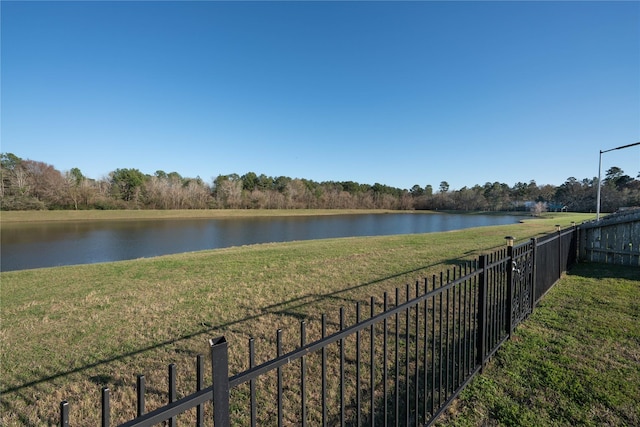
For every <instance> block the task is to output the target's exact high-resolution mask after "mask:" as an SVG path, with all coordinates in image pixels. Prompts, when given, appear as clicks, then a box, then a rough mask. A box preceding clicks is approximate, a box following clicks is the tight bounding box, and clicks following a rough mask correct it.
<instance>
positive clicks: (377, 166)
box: [0, 0, 640, 189]
mask: <svg viewBox="0 0 640 427" xmlns="http://www.w3.org/2000/svg"><path fill="white" fill-rule="evenodd" d="M0 7H1V10H0V11H1V19H2V22H1V23H2V33H1V35H2V44H1V47H2V52H1V53H2V58H1V59H2V63H1V72H2V73H1V77H2V81H1V85H2V87H1V89H2V95H1V101H2V105H1V107H2V111H1V125H2V130H1V137H2V140H1V146H0V150H1V151H2V152H12V153H14V154H16V155H18V156H19V157H22V158H25V159H27V158H28V159H32V160H39V161H43V162H46V163H49V164H52V165H53V166H55V167H56V168H57V169H59V170H61V171H65V170H69V169H71V168H73V167H77V168H79V169H80V170H81V171H82V172H83V173H84V174H85V175H86V176H88V177H91V178H96V179H98V178H101V177H103V176H106V175H107V174H108V173H109V172H110V171H113V170H115V169H117V168H137V169H139V170H141V171H142V172H144V173H148V174H153V173H155V171H157V170H164V171H165V172H172V171H176V172H178V173H180V174H181V175H182V176H185V177H195V176H200V177H201V178H202V179H204V180H205V181H207V182H211V179H212V178H213V177H215V176H217V175H219V174H229V173H238V174H240V175H242V174H244V173H246V172H249V171H252V172H256V173H257V174H260V173H264V174H266V175H270V176H280V175H284V176H289V177H292V178H296V177H298V178H307V179H312V180H315V181H326V180H335V181H347V180H351V181H357V182H360V183H368V184H374V183H376V182H379V183H381V184H386V185H390V186H393V187H399V188H407V189H408V188H411V187H412V186H413V185H414V184H418V185H420V186H425V185H427V184H431V185H432V186H433V187H434V189H437V188H438V186H439V184H440V182H441V181H447V182H448V183H449V184H450V186H451V189H459V188H461V187H463V186H473V185H475V184H480V185H483V184H484V183H485V182H495V181H499V182H503V183H507V184H509V185H513V184H515V183H516V182H519V181H522V182H529V181H530V180H535V181H536V182H537V183H538V184H540V185H542V184H553V185H560V184H562V183H563V182H564V181H565V180H566V179H567V178H568V177H571V176H573V177H576V178H578V179H579V180H581V179H583V178H592V177H594V176H597V173H598V156H599V150H606V149H609V148H614V147H618V146H621V145H626V144H631V143H634V142H638V141H640V2H636V1H627V2H613V1H603V2H554V1H549V2H515V1H513V2H430V1H424V2H382V1H380V2H340V1H333V2H306V1H300V2H271V1H265V2H214V1H210V2H209V1H197V2H168V1H161V2H154V1H143V2H131V1H108V2H94V1H87V2H81V1H71V2H55V1H46V2H14V1H5V0H3V1H2V2H1V6H0ZM611 166H618V167H621V168H622V169H623V170H624V171H625V173H627V174H628V175H631V176H634V177H635V176H636V175H637V174H638V173H639V172H640V146H636V147H632V148H629V149H626V150H618V151H613V152H611V153H606V154H603V166H602V170H603V175H604V172H605V171H606V169H608V168H609V167H611Z"/></svg>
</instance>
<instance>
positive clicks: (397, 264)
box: [0, 211, 637, 426]
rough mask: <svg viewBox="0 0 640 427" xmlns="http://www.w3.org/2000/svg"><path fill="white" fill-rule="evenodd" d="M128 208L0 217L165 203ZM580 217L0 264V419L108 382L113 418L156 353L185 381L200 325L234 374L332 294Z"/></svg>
mask: <svg viewBox="0 0 640 427" xmlns="http://www.w3.org/2000/svg"><path fill="white" fill-rule="evenodd" d="M132 212H134V213H130V211H127V213H121V212H117V213H113V212H107V213H97V212H88V213H83V212H80V213H75V212H63V213H57V212H54V213H46V212H45V213H33V214H31V213H11V215H9V214H10V213H9V212H6V213H2V216H1V218H2V221H3V222H5V221H11V220H15V221H25V220H33V221H36V220H68V219H73V220H80V219H83V218H84V219H94V217H93V215H105V216H100V218H104V219H112V218H113V217H114V215H115V216H120V217H121V218H122V219H127V218H132V217H135V218H141V217H149V216H148V215H151V216H152V217H157V216H154V215H165V216H164V217H168V216H171V215H177V213H166V212H165V213H162V212H160V213H158V212H151V213H150V212H149V211H132ZM182 212H185V211H182ZM203 212H205V211H195V212H192V211H189V213H188V214H185V216H186V217H189V215H198V214H199V215H204V213H203ZM212 212H213V211H212ZM215 212H218V213H215V215H223V214H227V215H229V214H231V215H249V214H254V213H255V214H257V215H264V214H269V213H271V214H275V215H283V214H290V213H294V214H304V211H303V212H299V211H294V212H291V211H278V212H270V211H268V212H265V211H231V212H229V211H215ZM306 212H307V214H310V213H312V214H318V213H319V212H318V211H306ZM361 212H362V211H358V213H361ZM206 213H207V214H211V215H214V214H213V213H211V212H206ZM331 213H344V211H338V212H336V211H332V212H331ZM49 214H50V215H49ZM107 214H112V215H111V216H109V215H107ZM14 215H16V216H17V217H18V218H21V219H16V216H14ZM29 215H33V216H29ZM83 215H84V216H83ZM136 215H137V216H136ZM176 217H178V216H176ZM591 218H593V215H581V214H556V215H551V214H550V215H548V216H547V217H545V218H543V219H536V220H531V221H525V222H523V223H520V224H514V225H507V226H497V227H482V228H475V229H469V230H462V231H454V232H446V233H430V234H416V235H400V236H381V237H365V238H345V239H327V240H317V241H301V242H289V243H279V244H263V245H252V246H245V247H235V248H228V249H219V250H208V251H201V252H194V253H188V254H180V255H170V256H162V257H157V258H149V259H141V260H133V261H122V262H113V263H104V264H95V265H82V266H68V267H57V268H43V269H34V270H25V271H16V272H5V273H1V274H0V279H1V289H0V297H1V298H0V304H1V310H2V312H1V314H2V323H1V326H0V366H1V369H2V376H1V384H0V394H1V396H0V398H1V399H2V411H1V414H0V425H3V426H14V425H47V424H55V423H57V422H58V405H59V403H60V401H62V400H69V402H70V403H71V423H72V424H74V425H98V424H99V418H98V417H99V407H100V406H99V401H100V388H101V387H102V386H103V385H108V386H109V387H110V388H111V389H112V390H113V395H112V407H113V412H112V423H114V424H115V423H118V422H122V421H124V420H126V419H130V418H133V416H134V415H135V407H134V404H135V403H134V402H135V400H134V399H135V398H134V396H135V376H136V374H140V373H144V374H145V375H146V378H147V384H148V385H147V390H148V391H149V393H148V396H147V410H151V409H153V408H154V407H157V406H159V405H161V404H163V403H165V402H166V397H165V395H164V390H166V369H167V365H168V364H169V363H172V362H173V363H176V364H177V366H178V395H179V396H182V395H186V394H189V393H191V392H193V390H194V385H193V378H194V376H195V374H194V371H195V368H194V366H193V364H194V359H195V356H196V355H197V354H205V355H206V354H207V351H208V346H207V339H208V338H211V337H215V336H218V335H225V337H226V338H227V341H228V342H229V343H230V344H229V352H230V354H229V356H230V363H231V372H230V373H231V374H234V373H236V372H239V371H241V370H244V369H246V367H247V360H246V356H247V345H246V343H247V341H248V339H249V337H254V338H255V339H256V362H257V363H260V362H262V361H265V360H268V359H270V358H272V357H273V356H274V355H275V352H274V345H273V342H274V337H275V331H276V329H278V328H281V329H282V330H283V336H284V345H285V351H287V350H288V349H292V348H293V347H295V346H296V339H297V330H298V328H299V323H298V322H299V321H300V319H306V320H307V321H308V322H309V336H308V341H311V340H313V339H316V338H317V335H316V336H313V334H314V333H316V334H317V331H318V328H317V325H318V319H319V317H320V313H323V312H325V313H327V314H328V316H330V317H331V316H334V317H335V316H336V315H337V312H338V309H339V307H341V306H353V303H354V301H360V300H367V299H368V298H369V296H375V297H376V298H377V299H378V300H380V299H381V295H382V293H383V292H384V291H390V292H392V291H393V289H395V287H397V286H404V283H407V282H409V283H411V282H414V281H415V280H418V279H421V278H422V277H424V276H425V275H428V274H432V273H436V272H440V271H442V270H443V269H445V268H446V267H447V266H450V265H456V264H457V263H459V262H460V261H461V260H463V259H471V258H473V257H475V256H476V255H477V254H479V253H481V252H487V251H489V250H490V249H491V248H495V247H499V246H503V245H504V236H506V235H513V236H515V237H516V238H517V239H518V240H519V241H522V240H524V239H527V238H530V237H533V236H537V235H541V234H546V233H549V232H551V231H553V230H554V224H561V225H563V226H568V225H569V224H570V223H571V222H572V221H576V222H577V223H580V222H581V221H583V220H586V219H591ZM636 296H637V294H636ZM636 301H637V298H636ZM545 304H546V303H545ZM636 319H637V305H636ZM348 321H349V322H353V319H351V320H348ZM525 330H526V329H524V327H523V328H521V331H522V332H524V331H525ZM288 332H291V333H289V334H288ZM289 336H291V337H295V339H294V338H291V339H289V338H288V337H289ZM636 339H637V335H636ZM636 349H637V347H636ZM636 357H637V353H636ZM636 360H637V359H636ZM636 391H637V390H636ZM81 420H82V421H81Z"/></svg>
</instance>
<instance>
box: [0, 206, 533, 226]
mask: <svg viewBox="0 0 640 427" xmlns="http://www.w3.org/2000/svg"><path fill="white" fill-rule="evenodd" d="M436 213H454V212H452V211H427V210H424V211H423V210H420V211H416V210H387V209H175V210H143V209H141V210H78V211H65V210H54V211H2V212H0V224H2V223H16V222H39V221H96V220H109V221H114V220H147V219H149V220H154V219H216V218H239V217H265V216H271V217H273V216H319V215H364V214H421V215H422V214H436ZM455 213H457V214H469V215H478V214H484V215H521V216H527V217H530V214H529V213H528V212H476V211H456V212H455Z"/></svg>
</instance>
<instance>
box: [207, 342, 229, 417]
mask: <svg viewBox="0 0 640 427" xmlns="http://www.w3.org/2000/svg"><path fill="white" fill-rule="evenodd" d="M209 345H210V346H211V371H212V377H213V378H212V379H213V425H214V426H215V427H229V425H230V422H229V353H228V349H227V340H226V339H225V338H224V336H221V337H218V338H214V339H211V340H209Z"/></svg>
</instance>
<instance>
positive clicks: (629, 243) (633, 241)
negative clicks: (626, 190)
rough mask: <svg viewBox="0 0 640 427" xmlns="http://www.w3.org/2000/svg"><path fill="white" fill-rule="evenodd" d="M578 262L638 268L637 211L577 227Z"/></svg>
mask: <svg viewBox="0 0 640 427" xmlns="http://www.w3.org/2000/svg"><path fill="white" fill-rule="evenodd" d="M579 240H580V243H579V246H580V259H584V260H587V261H593V262H601V263H605V264H619V265H633V266H640V209H635V210H632V211H628V212H620V213H618V214H614V215H609V216H606V217H604V218H603V219H601V220H600V221H593V222H589V223H584V224H582V225H581V226H580V239H579Z"/></svg>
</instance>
